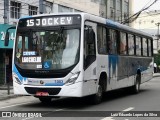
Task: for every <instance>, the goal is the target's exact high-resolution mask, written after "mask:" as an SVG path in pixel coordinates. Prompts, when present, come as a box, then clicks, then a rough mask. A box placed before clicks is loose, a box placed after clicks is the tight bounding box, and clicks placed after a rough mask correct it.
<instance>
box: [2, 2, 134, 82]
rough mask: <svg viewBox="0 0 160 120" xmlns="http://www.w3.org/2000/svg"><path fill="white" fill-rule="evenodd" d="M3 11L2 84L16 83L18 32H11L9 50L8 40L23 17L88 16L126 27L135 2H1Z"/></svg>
mask: <svg viewBox="0 0 160 120" xmlns="http://www.w3.org/2000/svg"><path fill="white" fill-rule="evenodd" d="M0 8H1V9H0V56H2V57H0V84H4V83H7V81H12V79H11V78H12V77H11V67H12V48H13V42H14V39H15V30H11V34H10V44H9V46H8V47H5V46H4V37H5V32H6V29H7V28H8V27H10V26H15V25H16V24H17V21H18V19H19V18H20V17H24V16H32V15H37V14H45V13H48V14H50V13H58V12H87V13H90V14H94V15H97V16H101V17H104V18H108V19H111V20H114V21H117V22H120V23H122V22H123V21H124V20H125V19H128V18H129V16H130V15H131V14H132V10H131V8H132V2H130V1H129V0H1V1H0ZM126 25H128V24H126Z"/></svg>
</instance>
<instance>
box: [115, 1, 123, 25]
mask: <svg viewBox="0 0 160 120" xmlns="http://www.w3.org/2000/svg"><path fill="white" fill-rule="evenodd" d="M116 21H117V22H122V0H117V15H116Z"/></svg>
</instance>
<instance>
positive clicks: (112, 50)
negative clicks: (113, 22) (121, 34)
mask: <svg viewBox="0 0 160 120" xmlns="http://www.w3.org/2000/svg"><path fill="white" fill-rule="evenodd" d="M108 47H109V54H112V55H114V54H117V32H116V30H113V29H109V41H108Z"/></svg>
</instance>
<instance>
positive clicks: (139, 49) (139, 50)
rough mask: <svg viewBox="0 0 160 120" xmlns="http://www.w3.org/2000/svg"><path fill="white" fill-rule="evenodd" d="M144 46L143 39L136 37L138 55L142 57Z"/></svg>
mask: <svg viewBox="0 0 160 120" xmlns="http://www.w3.org/2000/svg"><path fill="white" fill-rule="evenodd" d="M141 48H142V44H141V37H138V36H136V55H137V56H141V55H142V51H141Z"/></svg>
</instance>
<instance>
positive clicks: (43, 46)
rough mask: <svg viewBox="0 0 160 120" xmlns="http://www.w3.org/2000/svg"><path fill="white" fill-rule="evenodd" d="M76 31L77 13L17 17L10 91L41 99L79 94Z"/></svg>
mask: <svg viewBox="0 0 160 120" xmlns="http://www.w3.org/2000/svg"><path fill="white" fill-rule="evenodd" d="M80 31H81V16H80V15H55V16H53V15H52V16H43V17H42V16H38V17H29V18H22V19H20V20H19V23H18V26H17V33H16V42H15V46H14V58H13V80H14V93H15V94H23V95H34V96H36V97H39V98H40V100H41V101H43V100H46V97H44V96H75V97H80V96H82V93H81V89H80V86H81V82H82V78H81V77H80V74H82V73H81V67H80V66H82V65H80V64H79V61H80V35H81V32H80ZM48 98H49V97H48Z"/></svg>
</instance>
